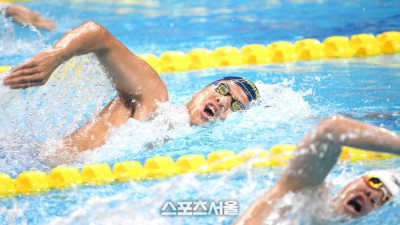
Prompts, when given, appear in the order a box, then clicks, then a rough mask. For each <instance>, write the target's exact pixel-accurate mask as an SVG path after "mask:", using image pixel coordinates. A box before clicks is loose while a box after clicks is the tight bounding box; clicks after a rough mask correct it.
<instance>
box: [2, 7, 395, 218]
mask: <svg viewBox="0 0 400 225" xmlns="http://www.w3.org/2000/svg"><path fill="white" fill-rule="evenodd" d="M24 4H26V5H27V6H30V7H32V8H33V9H36V10H38V11H41V12H44V13H43V14H44V15H45V16H53V17H55V18H56V19H55V22H56V23H57V25H58V30H57V31H56V32H54V33H45V32H42V33H41V36H38V35H37V33H36V32H32V31H29V30H28V29H23V28H19V27H16V26H12V30H13V33H12V32H9V31H8V33H6V34H7V35H6V36H5V37H2V40H3V43H7V46H8V47H9V46H11V47H12V48H11V47H9V49H8V50H7V51H3V50H2V51H1V53H0V65H13V64H16V63H18V62H21V61H23V59H25V58H27V57H30V56H32V55H33V54H34V53H35V52H36V51H38V50H40V49H41V47H42V46H43V45H44V44H46V45H51V44H52V43H53V42H54V41H55V40H56V39H57V38H58V37H60V35H61V34H62V33H64V32H65V31H66V30H67V29H69V28H71V27H73V26H76V25H78V24H80V23H81V22H83V21H84V20H87V19H91V20H95V21H96V22H98V23H100V24H102V25H104V26H105V27H106V28H108V29H109V30H110V31H111V32H112V33H113V34H114V35H115V36H117V37H118V38H119V39H120V40H121V41H122V42H123V43H125V44H127V46H128V47H129V48H130V49H131V50H132V51H133V52H135V53H143V52H151V53H154V54H157V55H159V54H160V53H162V52H164V51H167V50H182V51H184V52H188V51H189V50H191V49H194V48H199V47H204V48H209V49H215V48H216V47H221V46H227V45H231V46H236V47H241V46H243V45H245V44H251V43H261V44H269V43H272V42H274V41H278V40H286V41H291V42H294V41H296V40H299V39H304V38H317V39H319V40H321V41H322V40H324V39H325V38H326V37H328V36H332V35H345V36H350V35H353V34H358V33H364V32H366V33H368V32H370V33H373V34H379V33H381V32H384V31H389V30H399V22H398V20H396V18H398V12H399V7H400V4H399V3H397V2H395V1H392V2H386V1H385V2H380V1H361V2H357V3H354V4H351V3H343V2H342V3H340V2H339V3H338V2H334V1H315V2H314V1H307V2H294V1H281V2H279V1H269V2H267V3H265V2H258V1H253V2H251V3H244V2H243V3H242V2H239V1H222V2H219V3H218V4H216V3H214V2H212V1H201V2H196V3H185V4H183V3H180V2H179V1H169V2H168V4H166V3H162V2H157V1H150V2H146V3H143V4H145V5H143V4H141V3H140V2H132V3H130V4H126V3H122V2H121V3H118V2H117V3H114V4H109V3H107V2H96V4H93V3H90V4H89V3H82V2H73V4H71V3H70V2H50V3H48V4H47V2H29V3H24ZM82 8H84V9H86V10H85V11H81V10H80V9H82ZM61 9H63V10H61ZM65 9H68V10H65ZM46 11H47V12H46ZM104 15H107V16H104ZM132 15H134V16H132ZM282 15H285V16H284V18H282ZM350 16H351V17H350ZM316 18H321V20H317V19H316ZM332 20H335V22H334V23H333V22H332ZM31 40H33V41H31ZM3 46H5V45H3ZM2 49H4V47H3V48H2ZM22 50H23V51H22ZM21 51H22V52H21ZM399 57H400V56H399V55H398V54H397V55H383V56H376V57H369V58H362V59H357V58H352V59H326V60H317V61H307V62H301V61H299V62H292V63H283V64H269V65H260V66H240V67H229V68H218V69H208V70H202V71H190V72H183V73H171V74H164V75H162V79H163V81H164V82H165V83H166V85H167V87H168V90H169V92H170V99H171V103H172V104H174V105H181V104H183V103H185V102H186V101H188V100H189V99H190V97H191V94H192V93H193V90H200V89H201V88H203V87H204V86H205V85H207V84H209V83H210V82H211V81H213V80H215V79H217V78H219V77H221V76H224V75H232V74H240V75H243V76H246V77H248V78H249V79H251V80H253V81H257V85H258V87H259V89H260V91H261V95H262V99H263V100H264V101H263V103H262V104H261V105H260V106H256V107H254V108H252V109H250V110H249V111H248V112H246V113H238V114H233V115H231V116H230V117H229V118H228V119H227V120H226V121H224V122H221V121H218V122H217V123H216V124H214V125H212V126H210V127H205V126H201V127H190V126H188V124H187V123H184V122H181V121H182V120H184V115H180V114H178V115H177V114H176V112H173V113H167V114H166V115H167V116H169V118H171V119H175V120H176V123H175V124H174V125H175V128H174V129H172V130H170V129H167V127H168V126H169V124H164V123H163V122H162V120H160V121H155V122H152V123H139V122H136V121H129V123H128V124H127V125H126V126H123V127H122V128H121V129H120V130H119V131H118V132H116V133H115V135H113V137H111V139H110V141H109V142H108V143H107V144H106V145H105V146H103V147H101V148H100V149H97V150H96V151H94V152H92V153H88V154H85V155H83V156H82V159H81V160H80V161H78V162H76V163H74V164H73V165H76V166H82V165H85V164H88V163H92V162H105V163H109V164H113V163H115V162H119V161H123V160H138V161H141V162H142V163H143V162H144V160H145V159H147V158H150V157H152V156H155V155H168V156H171V157H172V158H174V159H176V158H177V157H179V156H181V155H183V154H188V153H200V154H204V155H207V154H208V153H210V152H212V151H215V150H217V149H230V150H234V151H236V152H239V151H241V150H243V149H245V148H248V147H261V148H263V149H269V148H270V147H271V146H273V145H276V144H280V143H296V142H297V141H299V140H300V138H301V137H303V136H304V134H305V133H306V132H307V131H308V130H310V129H311V128H312V127H314V126H315V125H316V124H317V123H318V122H319V121H321V120H322V119H323V118H324V117H326V116H330V115H337V114H351V115H353V116H354V117H356V118H357V119H358V120H362V121H367V122H370V123H372V124H375V125H382V126H384V127H386V128H389V129H392V130H394V131H396V132H399V131H400V128H399V122H400V120H399V117H398V116H395V115H394V116H391V117H389V118H371V117H363V115H366V114H369V113H374V112H378V113H379V112H382V113H387V112H398V111H399V100H398V96H399V92H400V88H399V86H400V82H399V75H400V69H399V64H400V63H399V62H400V60H399ZM75 61H76V64H78V65H83V69H82V71H81V75H80V76H73V75H74V74H75V72H74V71H72V70H69V69H68V68H64V69H60V70H59V72H57V73H56V74H55V79H52V80H51V81H50V83H48V84H47V85H46V86H43V87H40V88H32V89H27V90H23V91H9V92H6V93H5V94H3V95H2V96H1V97H0V98H1V102H2V103H1V107H0V108H1V113H0V121H1V122H0V123H1V125H2V126H1V127H0V131H1V132H0V135H1V138H0V149H2V151H1V153H0V168H1V171H5V172H7V173H8V174H10V175H12V176H16V175H17V174H18V173H20V172H22V171H26V170H41V171H48V168H46V167H45V166H44V165H42V164H41V163H40V162H39V160H37V159H35V157H32V156H34V153H33V150H34V149H35V147H37V146H38V145H40V144H41V142H42V141H50V139H58V138H61V137H62V136H63V135H65V134H66V133H70V132H71V131H72V130H73V129H75V128H77V127H78V126H79V125H80V124H82V123H83V122H84V121H85V120H86V119H87V118H88V117H90V115H93V114H95V113H96V112H98V111H99V110H100V109H101V106H102V105H103V104H104V103H105V102H107V100H108V99H109V98H110V97H111V96H112V95H113V94H114V93H113V88H112V85H111V84H110V82H109V81H108V80H107V78H106V76H105V74H104V73H103V72H102V71H101V69H99V68H98V64H97V63H96V62H95V60H94V59H93V57H92V56H89V61H88V62H86V60H85V59H83V58H78V59H75ZM64 73H65V74H66V75H67V76H66V77H65V78H64V79H62V77H63V76H64V75H63V74H64ZM57 78H58V79H57ZM265 106H273V107H268V108H266V107H265ZM168 109H169V107H168V106H166V108H165V110H168ZM137 127H140V128H141V130H140V132H139V130H138V129H137ZM155 127H156V128H157V129H155ZM164 135H167V136H168V139H164V138H162V137H163V136H164ZM149 141H151V142H152V143H155V145H154V146H155V148H154V149H152V150H147V149H148V148H149V146H147V143H148V142H149ZM396 165H399V162H398V160H390V161H384V162H381V161H379V162H373V161H371V162H365V163H360V164H339V165H338V166H337V167H335V170H334V171H333V173H332V175H331V177H330V178H329V180H330V181H331V182H333V183H334V184H336V185H339V186H340V185H344V184H345V183H346V182H347V181H349V180H350V179H351V178H352V177H353V176H355V175H358V174H361V173H362V172H363V171H365V170H369V169H370V168H384V167H395V166H396ZM280 172H281V169H279V168H278V169H273V170H271V169H259V170H250V171H249V170H247V169H246V168H239V169H238V170H235V171H233V172H229V173H227V174H210V175H203V176H193V175H185V176H183V177H176V178H170V179H163V180H151V181H145V182H140V183H118V184H112V185H107V186H103V187H101V188H99V187H92V186H85V187H80V188H77V189H72V190H71V189H70V190H64V191H52V192H49V193H45V194H40V195H33V196H18V197H15V198H12V199H1V200H0V204H1V212H2V216H1V222H2V223H5V224H7V223H11V222H13V221H16V223H24V221H26V222H27V223H28V224H43V223H52V224H63V223H65V224H81V223H89V222H93V223H96V224H97V223H100V224H101V223H103V224H109V223H137V222H136V221H140V223H143V224H147V223H148V224H156V223H160V224H179V223H182V224H203V223H208V224H215V223H220V224H229V223H231V222H232V221H233V220H234V219H235V217H229V216H227V217H216V216H207V217H166V216H161V215H160V208H161V207H162V205H163V203H164V202H165V201H166V200H188V199H192V200H197V199H203V200H226V199H235V200H238V201H239V204H240V211H241V212H242V211H243V210H244V209H245V208H246V207H247V206H248V205H249V204H250V203H251V202H252V201H254V199H255V198H256V197H257V196H259V195H260V194H261V193H264V192H265V191H266V190H268V189H269V188H270V187H271V186H272V184H273V183H274V182H275V181H276V180H277V178H278V177H279V174H280ZM335 190H336V189H335ZM396 211H398V200H395V201H394V203H393V204H391V205H387V206H384V207H383V208H382V209H380V210H379V211H377V212H374V213H372V214H370V215H368V216H366V217H364V218H362V219H360V220H356V221H353V222H351V223H349V224H352V223H360V222H362V223H365V224H369V223H371V222H378V221H379V222H381V223H385V224H397V223H398V221H397V220H398V219H397V217H398V213H397V212H396ZM306 213H307V212H306V210H303V211H301V210H300V211H299V212H297V214H296V213H294V215H293V218H290V219H289V221H291V222H293V221H295V220H296V219H298V216H299V215H302V214H306ZM296 216H297V217H296ZM388 218H390V219H388ZM306 222H307V221H306Z"/></svg>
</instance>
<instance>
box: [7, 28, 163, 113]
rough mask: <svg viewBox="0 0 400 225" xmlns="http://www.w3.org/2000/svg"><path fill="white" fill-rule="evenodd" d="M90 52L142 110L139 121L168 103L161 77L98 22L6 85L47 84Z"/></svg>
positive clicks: (20, 71) (37, 59) (34, 60)
mask: <svg viewBox="0 0 400 225" xmlns="http://www.w3.org/2000/svg"><path fill="white" fill-rule="evenodd" d="M90 52H94V53H95V54H96V56H97V57H98V59H99V60H100V62H101V63H102V64H103V65H104V66H105V68H106V69H107V70H108V72H109V73H110V74H111V76H112V78H113V81H114V82H115V84H116V88H117V89H118V90H119V91H121V92H122V93H124V94H125V95H126V96H128V97H130V98H131V99H134V100H135V101H136V105H140V108H139V110H138V109H135V116H134V117H135V118H136V119H143V118H144V117H146V116H147V115H148V113H149V112H151V111H154V110H155V109H156V108H157V104H156V103H157V102H164V101H167V100H168V92H167V89H166V87H165V85H164V83H163V81H162V80H161V79H160V77H159V75H158V74H157V73H156V72H155V71H154V70H153V69H152V68H151V67H150V66H149V65H148V64H147V63H146V62H144V61H143V60H141V59H140V58H138V57H137V56H135V55H134V54H132V53H131V52H130V51H129V50H128V48H126V47H125V46H124V45H123V44H122V43H121V42H119V41H118V40H117V39H116V38H115V37H114V36H113V35H112V34H111V33H110V32H108V30H107V29H105V28H104V27H102V26H100V25H98V24H96V23H94V22H86V23H84V24H82V25H80V26H78V27H76V28H74V29H72V30H69V31H68V32H67V33H66V34H65V35H64V36H63V37H62V38H61V39H60V40H59V41H58V42H57V43H56V44H55V45H54V47H53V48H52V49H50V50H46V51H42V52H40V53H38V54H37V55H35V56H34V57H33V58H31V59H30V60H29V61H28V62H26V63H23V64H21V65H19V66H17V67H16V68H15V69H14V70H13V71H12V72H11V73H10V74H9V75H8V76H7V77H5V78H4V81H3V82H4V84H5V85H9V86H10V87H11V88H26V87H30V86H36V85H43V84H44V83H45V82H46V81H47V79H48V78H49V77H50V75H51V73H52V72H53V71H54V70H55V69H56V68H57V67H58V66H59V65H60V64H61V63H62V62H64V61H66V60H68V59H70V58H71V57H73V56H75V55H82V54H87V53H90ZM155 90H156V91H155ZM136 110H138V111H137V112H136Z"/></svg>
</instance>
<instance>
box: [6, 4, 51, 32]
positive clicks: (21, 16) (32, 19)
mask: <svg viewBox="0 0 400 225" xmlns="http://www.w3.org/2000/svg"><path fill="white" fill-rule="evenodd" d="M6 15H7V16H9V17H11V18H12V19H13V21H14V22H15V23H18V24H21V25H25V24H32V25H34V26H35V27H37V28H41V29H46V30H54V29H56V25H55V24H54V23H53V22H51V20H49V19H46V18H43V17H41V16H40V14H39V13H37V12H35V11H33V10H30V9H28V8H26V7H23V6H20V5H15V4H10V7H9V8H8V9H7V10H6Z"/></svg>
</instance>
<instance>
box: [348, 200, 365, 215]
mask: <svg viewBox="0 0 400 225" xmlns="http://www.w3.org/2000/svg"><path fill="white" fill-rule="evenodd" d="M347 205H349V206H350V207H353V209H354V211H356V212H357V213H359V212H361V209H362V202H361V200H360V199H358V198H357V199H352V200H350V201H348V202H347Z"/></svg>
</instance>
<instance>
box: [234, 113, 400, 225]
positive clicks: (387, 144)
mask: <svg viewBox="0 0 400 225" xmlns="http://www.w3.org/2000/svg"><path fill="white" fill-rule="evenodd" d="M342 146H350V147H355V148H362V149H369V150H373V151H376V152H386V153H392V154H397V155H400V136H399V135H397V134H396V133H394V132H391V131H389V130H386V129H383V128H380V127H376V126H373V125H370V124H366V123H362V122H358V121H354V120H350V119H346V118H344V117H331V118H328V119H326V120H324V121H323V122H322V123H321V124H319V125H318V126H317V127H316V128H315V129H314V130H312V131H311V132H310V133H308V134H307V135H306V136H305V137H304V139H303V140H302V141H300V142H299V144H298V145H297V147H296V150H295V151H294V152H293V155H292V158H291V159H290V163H289V165H288V168H287V169H286V170H285V172H284V173H283V175H282V176H281V177H280V179H279V180H278V182H277V183H276V184H275V185H274V187H272V189H271V190H270V191H268V192H267V193H265V194H264V195H262V196H261V197H259V198H258V199H257V200H256V201H255V202H254V203H253V204H251V205H250V206H249V207H248V208H247V209H246V210H245V212H244V213H243V214H242V215H241V216H240V218H239V219H238V220H237V221H236V222H235V223H234V224H235V225H239V224H240V225H244V224H251V225H257V224H275V223H276V221H273V220H272V221H271V220H269V218H268V216H269V215H271V213H272V212H276V210H278V212H279V213H281V212H282V211H280V210H282V209H276V208H274V207H277V203H278V202H279V199H281V198H282V197H284V196H285V195H286V194H288V193H296V192H297V193H299V192H302V191H306V190H311V192H314V193H315V192H316V191H317V190H320V191H321V190H322V191H323V190H324V187H326V186H325V178H326V176H327V175H328V173H329V171H330V170H331V169H332V168H333V166H334V165H335V164H336V162H337V160H338V158H339V156H340V154H341V151H342ZM325 191H327V190H325ZM399 191H400V173H398V174H397V173H393V172H390V171H371V172H368V173H366V174H364V175H362V176H361V177H358V178H356V179H355V180H353V181H352V182H350V183H349V184H347V185H346V186H345V187H344V188H343V189H341V190H340V191H338V192H337V193H336V195H335V196H334V198H333V200H332V201H331V203H330V208H331V211H333V214H334V215H333V216H334V217H335V218H336V219H340V220H343V221H344V220H348V219H353V218H359V217H362V216H364V215H366V214H368V213H370V212H372V211H374V210H377V209H378V208H380V207H381V206H382V205H384V204H385V203H387V202H388V201H390V199H391V198H392V197H393V196H394V195H396V194H398V193H399ZM327 194H330V190H329V191H328V193H327ZM283 211H284V210H283ZM316 219H318V218H316ZM320 219H322V220H323V219H324V218H320ZM325 219H326V218H325Z"/></svg>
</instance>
